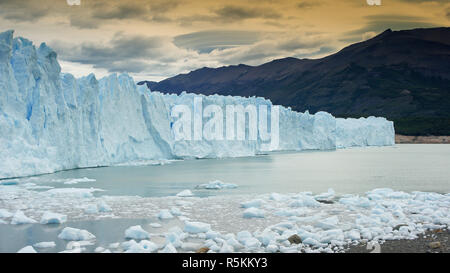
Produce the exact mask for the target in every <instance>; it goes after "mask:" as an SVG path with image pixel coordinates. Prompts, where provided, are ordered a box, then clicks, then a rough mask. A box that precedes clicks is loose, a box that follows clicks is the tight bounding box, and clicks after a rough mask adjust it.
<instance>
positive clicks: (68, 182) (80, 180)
mask: <svg viewBox="0 0 450 273" xmlns="http://www.w3.org/2000/svg"><path fill="white" fill-rule="evenodd" d="M95 181H96V180H95V179H89V178H87V177H83V178H74V179H69V180H66V181H64V184H66V185H73V184H78V183H86V182H95Z"/></svg>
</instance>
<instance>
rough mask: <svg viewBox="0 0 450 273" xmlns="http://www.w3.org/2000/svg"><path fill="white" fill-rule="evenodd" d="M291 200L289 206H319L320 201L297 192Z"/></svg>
mask: <svg viewBox="0 0 450 273" xmlns="http://www.w3.org/2000/svg"><path fill="white" fill-rule="evenodd" d="M293 199H294V200H293V201H292V202H290V203H289V206H290V207H294V208H298V207H312V208H315V207H320V203H319V202H317V200H316V199H314V198H313V197H312V196H310V195H307V194H304V193H299V194H297V195H295V196H294V197H293Z"/></svg>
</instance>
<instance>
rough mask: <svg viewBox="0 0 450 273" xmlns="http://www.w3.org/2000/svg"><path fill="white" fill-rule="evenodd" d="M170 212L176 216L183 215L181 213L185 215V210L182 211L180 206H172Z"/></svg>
mask: <svg viewBox="0 0 450 273" xmlns="http://www.w3.org/2000/svg"><path fill="white" fill-rule="evenodd" d="M170 213H171V214H172V215H174V216H181V215H183V212H181V210H180V209H179V208H177V207H172V208H171V209H170Z"/></svg>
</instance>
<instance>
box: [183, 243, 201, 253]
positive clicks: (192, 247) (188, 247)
mask: <svg viewBox="0 0 450 273" xmlns="http://www.w3.org/2000/svg"><path fill="white" fill-rule="evenodd" d="M202 246H203V245H202V244H199V243H189V242H186V243H182V244H181V249H182V250H183V251H197V250H198V249H199V248H201V247H202Z"/></svg>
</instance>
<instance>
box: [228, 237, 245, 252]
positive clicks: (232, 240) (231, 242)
mask: <svg viewBox="0 0 450 273" xmlns="http://www.w3.org/2000/svg"><path fill="white" fill-rule="evenodd" d="M226 242H227V244H228V245H230V246H232V247H233V248H234V250H240V249H242V248H244V246H243V245H242V244H241V243H239V242H238V241H237V240H236V239H235V238H234V237H231V238H229V239H228V240H227V241H226Z"/></svg>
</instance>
